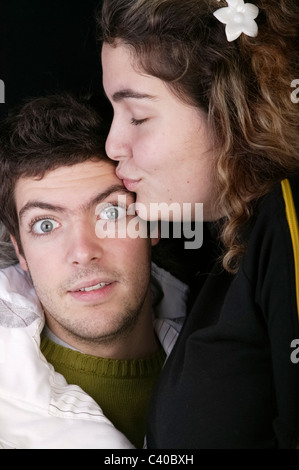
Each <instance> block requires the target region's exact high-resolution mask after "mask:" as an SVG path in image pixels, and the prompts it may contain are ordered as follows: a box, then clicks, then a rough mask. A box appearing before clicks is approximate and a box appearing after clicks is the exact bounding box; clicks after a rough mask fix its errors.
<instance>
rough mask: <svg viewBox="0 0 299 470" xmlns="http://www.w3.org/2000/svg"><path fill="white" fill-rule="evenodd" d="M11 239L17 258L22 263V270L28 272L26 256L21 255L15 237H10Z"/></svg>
mask: <svg viewBox="0 0 299 470" xmlns="http://www.w3.org/2000/svg"><path fill="white" fill-rule="evenodd" d="M10 239H11V242H12V244H13V246H14V249H15V252H16V254H17V257H18V259H19V263H20V266H21V268H22V269H23V270H24V271H28V266H27V263H26V260H25V258H24V256H23V255H21V254H20V250H19V246H18V244H17V241H16V239H15V237H14V236H13V235H10Z"/></svg>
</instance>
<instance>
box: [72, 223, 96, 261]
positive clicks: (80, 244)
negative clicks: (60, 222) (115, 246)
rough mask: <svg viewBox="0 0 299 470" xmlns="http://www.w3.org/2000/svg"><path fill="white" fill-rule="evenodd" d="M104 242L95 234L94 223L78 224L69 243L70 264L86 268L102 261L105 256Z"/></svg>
mask: <svg viewBox="0 0 299 470" xmlns="http://www.w3.org/2000/svg"><path fill="white" fill-rule="evenodd" d="M102 245H103V240H101V239H99V238H98V237H97V236H96V233H95V225H92V223H82V222H80V223H76V224H75V225H74V226H73V229H72V234H71V235H70V236H69V238H68V241H67V257H68V262H69V263H70V264H73V265H81V266H86V265H88V264H89V263H91V262H95V261H97V260H100V259H101V258H102V256H103V246H102Z"/></svg>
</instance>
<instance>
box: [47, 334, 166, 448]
mask: <svg viewBox="0 0 299 470" xmlns="http://www.w3.org/2000/svg"><path fill="white" fill-rule="evenodd" d="M41 351H42V353H43V355H44V356H45V357H46V359H47V361H48V362H49V363H50V364H52V365H53V367H54V369H55V370H56V371H57V372H59V373H60V374H62V375H63V376H64V377H65V379H66V381H67V382H68V383H70V384H76V385H78V386H79V387H81V388H82V389H83V390H84V391H85V392H86V393H88V395H90V396H91V397H92V398H93V399H94V400H95V401H96V402H97V403H98V405H99V406H100V407H101V409H102V410H103V412H104V414H105V415H106V416H107V418H108V419H109V420H110V421H111V422H112V423H113V424H114V426H115V427H116V428H117V429H119V430H120V431H121V432H123V434H125V436H126V437H127V438H128V439H129V440H130V441H131V442H132V443H133V445H134V446H135V447H137V448H142V447H143V443H144V436H145V426H146V415H147V409H148V403H149V399H150V395H151V392H152V388H153V386H154V384H155V382H156V380H157V378H158V375H159V373H160V371H161V369H162V366H163V364H164V361H165V352H164V350H163V349H162V348H161V349H160V350H159V351H158V352H157V353H155V354H153V355H151V356H148V357H146V358H144V359H135V360H116V359H103V358H101V357H96V356H90V355H88V354H82V353H80V352H78V351H74V350H72V349H68V348H65V347H63V346H60V345H58V344H56V343H54V342H53V341H51V340H49V339H48V338H46V337H44V336H42V341H41Z"/></svg>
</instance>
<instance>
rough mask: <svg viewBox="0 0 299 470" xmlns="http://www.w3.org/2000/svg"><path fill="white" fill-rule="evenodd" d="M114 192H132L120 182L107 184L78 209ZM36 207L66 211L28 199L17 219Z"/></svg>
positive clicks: (98, 201) (86, 206)
mask: <svg viewBox="0 0 299 470" xmlns="http://www.w3.org/2000/svg"><path fill="white" fill-rule="evenodd" d="M114 193H119V194H130V195H132V194H133V193H131V192H130V191H129V190H128V189H127V188H125V187H124V186H123V185H122V184H114V185H112V186H109V188H107V189H106V190H105V191H102V192H101V193H99V194H97V195H96V196H94V197H93V198H91V199H90V201H87V202H86V203H84V204H83V205H82V206H80V209H81V210H82V209H83V210H89V209H90V208H92V207H93V206H95V205H96V204H99V203H100V202H102V201H104V200H105V199H107V198H108V197H109V196H111V195H113V194H114ZM36 208H37V209H43V210H48V211H52V212H61V213H64V212H67V208H66V207H63V206H60V205H58V204H50V203H48V202H43V201H28V202H27V203H26V204H25V205H24V206H23V207H22V209H21V210H20V212H19V219H20V220H21V219H22V218H23V217H24V215H25V214H26V213H27V212H29V211H30V210H32V209H36Z"/></svg>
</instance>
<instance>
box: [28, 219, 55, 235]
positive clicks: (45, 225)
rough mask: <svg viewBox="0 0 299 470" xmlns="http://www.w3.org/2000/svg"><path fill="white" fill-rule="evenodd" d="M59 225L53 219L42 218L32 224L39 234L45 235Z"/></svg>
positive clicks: (35, 231)
mask: <svg viewBox="0 0 299 470" xmlns="http://www.w3.org/2000/svg"><path fill="white" fill-rule="evenodd" d="M57 227H59V223H58V222H56V221H55V220H52V219H42V220H38V221H37V222H35V223H34V224H33V226H32V231H33V232H34V233H36V234H37V235H44V234H46V233H50V232H52V231H53V230H54V229H55V228H57Z"/></svg>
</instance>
